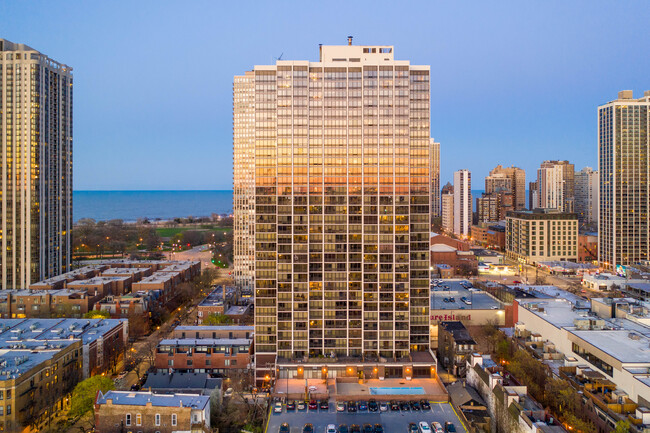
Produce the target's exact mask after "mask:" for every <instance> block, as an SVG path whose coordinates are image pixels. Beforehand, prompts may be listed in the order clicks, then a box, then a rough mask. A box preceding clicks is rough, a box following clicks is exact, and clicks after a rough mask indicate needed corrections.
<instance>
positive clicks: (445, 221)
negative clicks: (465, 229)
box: [440, 182, 454, 233]
mask: <svg viewBox="0 0 650 433" xmlns="http://www.w3.org/2000/svg"><path fill="white" fill-rule="evenodd" d="M440 202H441V208H442V229H443V230H444V231H446V232H447V233H453V232H454V186H453V185H452V184H451V183H449V182H447V184H446V185H445V186H443V187H442V194H441V200H440Z"/></svg>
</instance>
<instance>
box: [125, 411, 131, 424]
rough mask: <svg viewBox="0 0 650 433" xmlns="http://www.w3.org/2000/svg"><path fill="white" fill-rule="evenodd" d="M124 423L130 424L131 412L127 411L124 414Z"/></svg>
mask: <svg viewBox="0 0 650 433" xmlns="http://www.w3.org/2000/svg"><path fill="white" fill-rule="evenodd" d="M125 424H126V425H127V426H130V425H131V414H130V413H127V414H126V422H125Z"/></svg>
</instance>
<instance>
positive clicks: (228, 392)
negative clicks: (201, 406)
mask: <svg viewBox="0 0 650 433" xmlns="http://www.w3.org/2000/svg"><path fill="white" fill-rule="evenodd" d="M234 393H235V390H233V389H232V388H228V389H227V390H226V392H224V393H223V398H230V397H232V395H233V394H234Z"/></svg>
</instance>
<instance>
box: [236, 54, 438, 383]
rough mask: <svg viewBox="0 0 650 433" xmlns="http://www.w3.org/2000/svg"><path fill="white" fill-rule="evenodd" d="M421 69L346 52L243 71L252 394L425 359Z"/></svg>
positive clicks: (426, 138)
mask: <svg viewBox="0 0 650 433" xmlns="http://www.w3.org/2000/svg"><path fill="white" fill-rule="evenodd" d="M429 69H430V68H429V66H415V65H411V64H410V63H409V62H408V61H403V60H394V59H393V47H392V46H353V45H351V43H350V45H347V46H321V48H320V61H318V62H309V61H288V60H278V61H277V62H276V64H275V65H266V66H255V68H254V71H253V76H254V85H255V102H254V117H251V118H252V119H254V126H253V128H254V135H255V141H254V149H255V159H254V168H255V170H254V185H255V189H254V202H255V205H256V210H255V229H254V235H255V248H254V251H255V278H254V285H255V352H256V369H257V372H256V375H257V378H258V380H260V379H261V380H263V379H264V378H265V377H266V375H268V374H274V373H275V368H276V367H271V366H278V367H277V369H278V370H280V367H279V365H280V364H281V362H286V363H289V364H291V363H292V362H293V363H294V364H295V363H297V362H302V361H304V358H306V357H319V356H327V357H329V358H330V359H333V357H356V358H358V359H359V360H361V357H363V359H379V357H381V358H383V359H391V360H394V361H395V360H398V359H402V358H404V357H408V356H409V353H410V352H413V351H426V350H428V348H429V266H430V264H429V229H430V212H431V203H430V201H431V196H432V195H431V191H430V188H431V175H430V164H431V159H430V151H431V144H430V135H429ZM237 107H238V106H237V105H235V119H237V116H238V115H239V114H240V113H239V112H238V110H239V109H238V108H237ZM235 151H237V150H235ZM235 183H237V181H235ZM425 353H428V352H425ZM355 366H356V364H355ZM354 368H355V369H356V367H354ZM414 369H415V368H414ZM305 370H306V369H305ZM427 371H429V369H428V368H427ZM343 373H345V368H344V371H343ZM292 374H293V373H292ZM295 374H297V375H298V377H301V375H303V374H307V372H305V371H303V370H302V369H301V368H300V367H298V368H297V370H295ZM310 374H311V373H310ZM319 374H320V370H319ZM319 377H320V376H319Z"/></svg>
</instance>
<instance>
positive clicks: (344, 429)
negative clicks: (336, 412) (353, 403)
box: [339, 424, 350, 433]
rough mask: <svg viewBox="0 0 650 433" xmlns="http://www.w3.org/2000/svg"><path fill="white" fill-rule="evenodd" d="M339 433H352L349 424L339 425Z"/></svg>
mask: <svg viewBox="0 0 650 433" xmlns="http://www.w3.org/2000/svg"><path fill="white" fill-rule="evenodd" d="M339 433H350V430H349V429H348V425H347V424H339Z"/></svg>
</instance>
